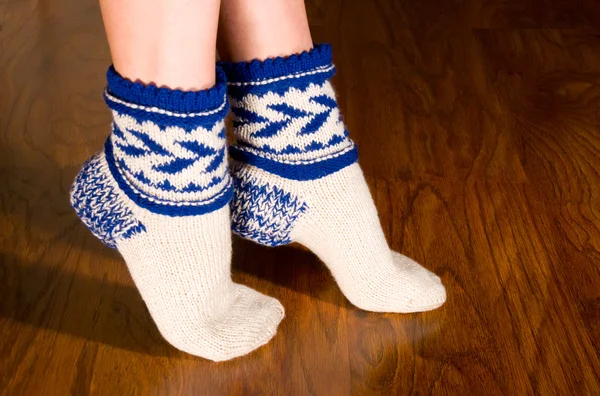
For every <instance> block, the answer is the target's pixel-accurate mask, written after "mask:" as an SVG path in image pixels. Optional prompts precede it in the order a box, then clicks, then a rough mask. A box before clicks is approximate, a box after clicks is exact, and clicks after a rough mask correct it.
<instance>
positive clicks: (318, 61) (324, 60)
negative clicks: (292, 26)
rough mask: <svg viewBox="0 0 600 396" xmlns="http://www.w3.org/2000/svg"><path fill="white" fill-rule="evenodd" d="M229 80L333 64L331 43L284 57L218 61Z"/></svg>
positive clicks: (236, 80)
mask: <svg viewBox="0 0 600 396" xmlns="http://www.w3.org/2000/svg"><path fill="white" fill-rule="evenodd" d="M218 66H219V67H220V68H221V69H222V70H223V71H224V72H225V75H226V76H227V80H228V81H229V82H233V83H235V82H245V81H259V80H266V79H272V78H277V77H283V76H287V75H290V74H299V73H304V72H309V71H313V70H315V69H318V68H324V67H327V66H333V64H332V58H331V45H329V44H316V45H315V46H314V48H312V49H311V50H309V51H304V52H302V53H300V54H294V55H290V56H286V57H281V56H280V57H277V58H271V59H267V60H264V61H259V60H256V59H255V60H253V61H250V62H239V63H233V62H219V63H218Z"/></svg>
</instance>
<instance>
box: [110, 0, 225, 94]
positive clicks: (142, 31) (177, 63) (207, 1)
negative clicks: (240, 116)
mask: <svg viewBox="0 0 600 396" xmlns="http://www.w3.org/2000/svg"><path fill="white" fill-rule="evenodd" d="M219 7H220V1H219V0H151V1H148V0H127V1H123V0H100V9H101V11H102V19H103V20H104V26H105V29H106V36H107V38H108V43H109V46H110V52H111V55H112V60H113V64H114V66H115V69H116V70H117V72H118V73H119V74H121V75H122V76H123V77H125V78H127V79H129V80H132V81H140V82H142V83H145V84H149V83H152V84H155V85H157V86H159V87H160V86H164V87H168V88H171V89H181V90H188V91H194V90H201V89H206V88H210V87H212V86H213V85H214V84H215V59H216V40H217V27H218V21H219Z"/></svg>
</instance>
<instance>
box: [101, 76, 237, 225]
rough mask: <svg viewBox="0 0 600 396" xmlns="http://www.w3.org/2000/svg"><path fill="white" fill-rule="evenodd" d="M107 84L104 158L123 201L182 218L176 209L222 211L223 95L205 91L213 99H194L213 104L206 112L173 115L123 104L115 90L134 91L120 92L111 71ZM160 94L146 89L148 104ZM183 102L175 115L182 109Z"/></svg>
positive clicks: (225, 189)
mask: <svg viewBox="0 0 600 396" xmlns="http://www.w3.org/2000/svg"><path fill="white" fill-rule="evenodd" d="M221 78H222V79H224V76H222V77H221ZM108 80H109V88H110V89H107V90H106V91H105V95H104V96H105V99H106V102H107V104H108V106H109V107H110V108H111V110H112V114H113V127H112V134H111V135H110V137H109V138H108V140H107V142H106V145H105V152H106V156H107V161H108V162H109V165H110V167H111V170H112V171H114V172H113V173H115V178H116V179H117V182H119V185H120V186H121V187H122V188H123V190H124V191H125V192H126V193H127V194H128V196H129V197H130V198H131V199H132V200H133V201H134V202H135V203H136V204H138V205H139V206H141V207H144V208H146V209H149V210H151V211H154V212H157V213H162V214H169V213H171V214H174V213H178V214H181V213H180V212H181V211H180V210H179V209H178V208H185V209H186V210H187V212H189V213H188V214H201V213H204V212H206V211H207V210H210V209H211V208H217V207H220V206H223V204H224V203H226V202H227V201H228V198H229V197H230V195H231V194H230V191H231V179H230V177H229V173H228V163H227V158H226V155H225V150H224V147H225V145H226V136H225V124H224V121H223V118H224V116H225V114H226V113H227V98H226V96H225V95H224V93H223V96H222V97H221V98H218V97H215V95H216V92H213V91H207V92H210V94H211V95H212V97H210V98H203V99H197V100H200V101H202V100H204V101H205V102H211V103H212V104H214V105H215V107H214V108H212V109H210V110H206V111H200V112H178V111H171V110H169V109H168V107H167V109H165V108H158V107H156V106H150V105H148V106H146V105H144V104H140V103H130V102H127V101H125V100H123V99H121V98H120V97H119V96H117V94H115V93H114V90H116V91H117V92H118V91H119V90H121V91H125V92H124V93H125V96H131V95H132V93H131V91H134V90H135V87H136V85H129V86H126V87H122V85H123V83H122V79H118V78H116V77H114V76H112V74H111V70H109V73H108ZM223 85H224V84H223ZM161 89H162V88H156V87H152V86H150V87H146V91H145V94H146V96H150V98H148V101H149V102H151V103H156V102H157V100H158V99H157V98H160V94H161ZM148 90H150V92H149V93H148ZM172 92H175V91H172ZM183 94H184V93H182V96H183ZM206 95H208V93H206ZM171 96H172V95H171ZM184 98H185V97H184ZM184 98H182V99H180V101H179V103H178V109H182V108H183V109H185V108H186V106H185V99H184ZM142 102H143V101H142ZM196 108H198V106H197V105H196Z"/></svg>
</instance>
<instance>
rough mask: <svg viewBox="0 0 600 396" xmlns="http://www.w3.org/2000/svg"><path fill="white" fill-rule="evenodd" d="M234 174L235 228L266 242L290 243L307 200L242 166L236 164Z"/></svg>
mask: <svg viewBox="0 0 600 396" xmlns="http://www.w3.org/2000/svg"><path fill="white" fill-rule="evenodd" d="M233 174H234V190H235V191H236V194H235V195H234V198H233V200H232V201H231V219H232V222H231V227H232V230H233V232H235V233H236V234H238V235H239V236H241V237H244V238H247V239H250V240H252V241H254V242H257V243H260V244H262V245H267V246H279V245H286V244H288V243H290V242H291V239H290V232H291V230H292V227H293V225H294V223H295V221H296V219H298V217H300V216H301V215H302V213H304V212H306V210H307V209H308V206H307V205H306V203H304V202H303V201H301V200H300V199H298V198H297V197H296V196H294V195H293V194H291V193H289V192H286V191H285V190H284V189H281V188H278V187H276V186H271V185H269V184H265V183H261V182H260V181H258V180H257V179H256V178H253V177H251V176H250V174H249V173H248V172H246V171H244V167H242V166H236V167H234V169H233Z"/></svg>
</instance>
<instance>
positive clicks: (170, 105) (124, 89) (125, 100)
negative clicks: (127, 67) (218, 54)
mask: <svg viewBox="0 0 600 396" xmlns="http://www.w3.org/2000/svg"><path fill="white" fill-rule="evenodd" d="M106 80H107V82H108V85H107V87H106V91H105V97H106V99H107V102H109V103H108V104H109V106H110V105H111V103H110V102H115V103H117V104H120V105H130V106H133V107H135V108H142V109H143V108H149V109H151V110H154V111H156V112H159V113H160V112H161V111H162V112H164V113H167V114H169V113H170V112H175V113H182V115H183V114H191V113H202V112H203V111H206V110H210V109H220V108H222V107H226V101H227V84H226V83H225V81H226V77H225V74H224V73H223V71H222V70H220V69H219V68H217V69H216V84H215V86H214V87H212V88H209V89H204V90H200V91H182V90H179V89H170V88H166V87H157V86H156V85H155V84H143V83H141V82H133V81H131V80H128V79H126V78H124V77H123V76H121V75H120V74H119V73H118V72H117V71H116V70H115V68H114V66H110V67H109V68H108V71H107V72H106ZM207 113H210V111H209V112H207ZM172 115H173V114H172Z"/></svg>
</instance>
